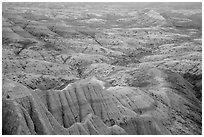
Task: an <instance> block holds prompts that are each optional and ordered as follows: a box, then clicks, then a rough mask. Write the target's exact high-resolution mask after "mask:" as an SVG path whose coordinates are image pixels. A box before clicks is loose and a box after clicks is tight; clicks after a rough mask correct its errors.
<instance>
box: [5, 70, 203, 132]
mask: <svg viewBox="0 0 204 137" xmlns="http://www.w3.org/2000/svg"><path fill="white" fill-rule="evenodd" d="M169 73H170V72H162V71H159V70H149V71H148V75H151V78H147V79H146V80H147V81H149V82H150V81H152V82H151V84H152V85H153V86H150V85H151V84H150V85H149V86H147V87H149V88H145V89H140V88H134V87H122V86H116V87H110V86H107V85H105V83H104V82H103V81H100V80H98V79H97V78H96V77H92V78H88V79H84V80H81V81H79V82H75V83H72V84H69V85H68V86H67V87H65V88H64V89H61V90H38V89H37V90H29V89H27V88H26V87H24V86H22V85H20V84H18V83H15V82H13V81H11V80H6V79H5V80H3V119H5V121H3V133H4V134H177V133H178V132H180V133H181V134H199V133H200V132H201V130H200V129H199V128H198V127H199V124H201V123H200V121H201V115H200V114H201V110H200V107H199V105H200V103H199V101H198V100H197V99H196V98H195V96H194V94H193V90H192V88H191V85H189V84H188V83H185V82H184V83H183V84H182V83H181V81H183V79H182V78H181V77H180V76H177V75H175V74H171V76H172V75H175V77H169V76H170V75H169ZM176 81H177V82H176ZM177 84H179V85H177ZM181 85H182V87H180V86H181ZM177 88H178V89H177ZM175 89H176V90H175ZM177 91H179V92H177ZM15 117H17V118H15ZM14 121H15V123H16V124H14V125H13V124H12V123H13V122H14ZM187 122H190V123H191V125H193V127H190V125H188V123H187ZM179 123H182V124H183V126H185V129H187V130H183V129H181V127H179ZM196 127H197V128H196Z"/></svg>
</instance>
